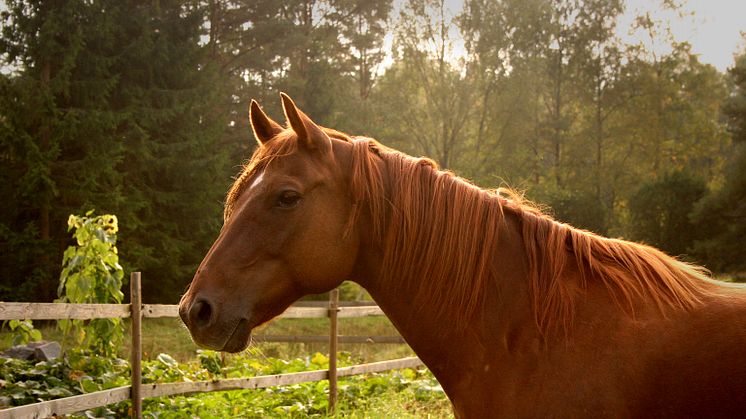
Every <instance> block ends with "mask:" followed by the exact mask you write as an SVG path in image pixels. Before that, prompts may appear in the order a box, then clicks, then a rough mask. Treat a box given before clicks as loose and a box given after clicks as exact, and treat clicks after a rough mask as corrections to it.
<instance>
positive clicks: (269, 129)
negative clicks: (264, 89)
mask: <svg viewBox="0 0 746 419" xmlns="http://www.w3.org/2000/svg"><path fill="white" fill-rule="evenodd" d="M249 120H250V121H251V130H252V131H254V137H255V138H256V141H257V142H258V143H259V145H260V146H261V145H264V144H265V143H266V142H267V141H269V140H271V139H272V138H274V137H275V136H276V135H277V134H279V133H280V132H282V129H283V128H282V125H280V124H278V123H277V122H275V121H273V120H272V119H271V118H270V117H268V116H267V114H265V113H264V111H262V108H260V107H259V104H258V103H256V101H255V100H254V99H251V106H249Z"/></svg>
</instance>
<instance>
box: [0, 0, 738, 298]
mask: <svg viewBox="0 0 746 419" xmlns="http://www.w3.org/2000/svg"><path fill="white" fill-rule="evenodd" d="M626 7H627V5H626V3H625V1H624V0H585V1H579V0H532V1H525V0H465V1H464V2H463V3H459V7H458V8H457V9H456V10H453V7H450V6H449V5H448V4H446V3H445V2H444V1H437V0H409V1H401V2H393V1H391V0H371V1H368V0H283V1H276V0H251V1H248V0H192V1H176V0H153V1H147V2H142V1H132V0H69V1H52V0H46V1H41V0H7V1H5V2H4V7H2V8H0V13H1V20H0V24H1V25H2V28H1V29H2V38H1V40H0V59H1V60H2V63H1V64H2V67H1V68H2V71H1V72H0V167H2V169H1V170H0V196H2V200H0V301H52V300H53V299H54V298H56V297H57V284H58V282H59V280H58V278H59V274H60V269H61V266H60V262H61V260H62V253H63V251H64V249H65V248H66V247H67V246H68V245H69V244H70V242H71V235H70V233H68V232H67V231H66V227H67V219H68V217H69V215H70V214H84V213H85V212H87V211H88V210H91V209H95V211H96V214H107V213H109V214H116V215H117V216H118V217H119V225H120V233H119V243H118V247H119V249H120V252H121V254H120V260H121V261H122V262H123V264H124V266H125V269H126V270H128V271H134V270H138V271H142V272H143V278H145V280H144V281H143V287H144V299H145V301H146V302H148V303H157V302H163V303H167V302H170V303H173V302H176V301H177V300H178V298H179V296H180V294H181V291H182V290H183V289H184V288H185V286H186V285H187V284H188V283H189V281H190V280H191V277H192V275H193V272H194V270H195V268H196V266H197V264H198V263H199V261H200V260H201V259H202V257H203V255H204V254H205V253H206V251H207V249H208V248H209V246H210V244H211V243H212V241H213V240H214V238H215V237H216V234H217V232H218V230H219V229H220V227H221V224H222V201H223V197H224V193H225V191H226V190H227V188H228V186H229V184H230V183H231V182H232V176H234V175H235V174H237V173H238V171H239V170H240V163H241V162H242V161H245V159H247V158H248V157H249V156H250V155H251V152H252V149H253V148H254V141H253V139H252V138H251V135H250V129H249V127H248V125H247V123H248V120H247V109H248V103H249V101H250V100H251V99H252V98H255V99H257V100H258V101H259V102H260V103H261V104H262V105H263V106H264V108H265V110H267V111H268V112H269V114H270V115H272V116H274V117H275V118H276V119H278V120H282V118H281V115H282V113H281V108H280V107H279V97H278V92H280V91H285V92H287V93H289V94H290V95H291V96H292V97H293V98H294V99H295V100H296V101H297V103H298V104H299V106H300V107H301V108H302V109H303V110H304V111H306V113H308V114H309V115H310V116H311V117H312V118H313V119H314V120H315V121H317V122H318V123H320V124H322V125H325V126H328V127H333V128H336V129H339V130H341V131H344V132H347V133H350V134H353V135H366V136H370V137H373V138H376V139H378V140H380V141H381V142H383V143H384V144H386V145H389V146H391V147H394V148H398V149H401V150H403V151H405V152H407V153H410V154H413V155H415V156H420V155H424V156H428V157H431V158H433V159H434V160H435V161H437V162H438V163H439V164H440V165H441V166H442V167H443V168H448V169H451V170H454V171H455V172H457V173H458V174H459V175H461V176H464V177H467V178H469V179H472V180H473V181H474V182H475V183H477V184H478V185H481V186H484V187H497V186H504V185H509V186H511V187H513V188H516V189H519V190H522V191H525V192H526V194H527V196H528V197H529V198H530V199H532V200H534V201H537V202H540V203H543V204H546V206H547V208H548V211H550V212H551V213H552V214H554V216H555V217H556V218H557V219H559V220H561V221H564V222H569V223H571V224H573V225H575V226H577V227H581V228H585V229H588V230H591V231H594V232H597V233H599V234H604V235H609V236H613V237H624V238H627V239H632V240H638V241H644V242H646V243H649V244H652V245H655V246H658V247H660V248H662V249H664V250H665V251H667V252H668V253H670V254H673V255H677V256H681V257H682V258H684V259H686V260H690V261H694V262H697V263H701V264H704V265H705V266H707V267H708V268H710V269H712V270H713V271H714V272H716V273H718V274H729V275H731V276H732V275H735V276H736V277H738V276H739V273H740V272H743V271H744V270H746V245H744V244H745V242H744V237H746V151H745V147H746V48H745V49H743V50H741V51H740V52H739V51H734V53H735V54H736V58H735V61H734V63H733V65H732V67H731V68H730V69H729V70H728V71H726V72H720V71H718V69H716V68H715V67H713V66H712V65H710V64H705V63H702V62H701V61H700V60H699V58H698V56H697V55H696V54H694V53H693V52H692V48H691V46H690V45H689V44H688V43H687V42H680V41H679V40H677V39H675V38H674V37H673V36H672V35H671V32H670V30H669V28H668V26H667V22H666V21H663V20H659V19H657V18H656V15H655V14H651V13H649V12H645V13H640V14H639V15H638V16H636V17H635V19H634V21H633V23H632V24H631V26H630V27H629V28H623V29H625V30H627V31H632V32H635V33H636V34H637V39H642V41H639V42H637V41H630V40H629V39H631V38H623V37H620V36H619V35H618V33H619V31H618V29H619V28H618V25H619V22H620V17H621V16H622V14H623V13H624V12H625V8H626ZM657 7H658V8H659V9H661V10H668V11H672V12H674V13H679V12H681V11H682V10H683V9H682V5H681V4H679V3H678V2H675V1H671V0H662V1H660V2H659V4H658V5H657ZM661 45H664V46H666V47H667V48H666V50H667V51H668V52H665V53H662V52H660V51H662V50H663V49H661V48H658V47H659V46H661Z"/></svg>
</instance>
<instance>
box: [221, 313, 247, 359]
mask: <svg viewBox="0 0 746 419" xmlns="http://www.w3.org/2000/svg"><path fill="white" fill-rule="evenodd" d="M252 329H253V328H252V327H251V326H250V325H249V321H248V320H247V319H241V320H240V321H239V322H238V324H237V325H236V328H235V329H234V330H233V333H231V335H230V336H228V340H226V341H225V344H224V345H223V347H222V348H221V349H220V350H221V351H223V352H230V353H237V352H241V351H243V350H244V349H246V348H248V347H249V343H250V342H251V330H252Z"/></svg>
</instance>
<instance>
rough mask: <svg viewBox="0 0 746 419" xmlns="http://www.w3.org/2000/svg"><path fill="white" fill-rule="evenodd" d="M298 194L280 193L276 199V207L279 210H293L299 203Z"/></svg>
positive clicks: (291, 192)
mask: <svg viewBox="0 0 746 419" xmlns="http://www.w3.org/2000/svg"><path fill="white" fill-rule="evenodd" d="M300 198H301V196H300V194H299V193H298V192H296V191H282V193H280V196H279V197H278V198H277V206H278V207H280V208H293V207H294V206H296V205H298V202H300Z"/></svg>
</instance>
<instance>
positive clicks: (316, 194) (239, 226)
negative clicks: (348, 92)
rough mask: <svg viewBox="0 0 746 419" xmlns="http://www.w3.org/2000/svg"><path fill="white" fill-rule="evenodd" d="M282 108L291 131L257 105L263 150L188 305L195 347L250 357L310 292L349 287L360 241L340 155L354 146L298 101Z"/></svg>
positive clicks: (242, 181) (230, 202) (230, 201)
mask: <svg viewBox="0 0 746 419" xmlns="http://www.w3.org/2000/svg"><path fill="white" fill-rule="evenodd" d="M282 102H283V108H284V110H285V116H286V118H287V120H288V123H289V126H290V128H288V129H283V128H282V127H281V126H280V125H279V124H277V123H276V122H274V121H272V120H271V119H270V118H269V117H267V115H265V114H264V112H262V110H261V109H260V108H259V106H258V105H257V104H256V102H253V101H252V104H251V109H250V119H251V126H252V129H253V131H254V135H255V137H256V139H257V141H258V142H259V148H258V149H257V151H256V152H255V154H254V156H253V157H252V160H251V161H250V162H249V164H248V165H247V166H246V168H245V170H244V172H243V173H242V175H241V176H240V177H239V179H238V180H237V181H236V182H235V184H234V185H233V187H232V188H231V191H230V192H229V194H228V198H227V200H226V212H225V219H224V224H223V228H222V230H221V231H220V235H219V236H218V238H217V240H216V241H215V243H214V244H213V245H212V248H211V249H210V251H209V252H208V253H207V256H205V258H204V260H203V261H202V263H201V264H200V266H199V269H198V270H197V273H196V274H195V276H194V279H193V280H192V283H191V285H190V287H189V290H188V291H187V293H186V294H185V295H184V296H183V297H182V299H181V303H180V304H179V314H180V316H181V318H182V320H183V321H184V323H185V324H186V325H187V327H188V328H189V330H190V332H191V334H192V337H193V339H194V341H195V342H196V343H197V344H199V345H202V346H205V347H209V348H213V349H218V350H224V351H228V352H237V351H240V350H243V349H244V348H245V347H246V346H247V345H248V342H249V338H250V336H251V330H252V329H253V328H254V327H256V326H258V325H259V324H262V323H264V322H266V321H268V320H270V319H272V318H273V317H275V316H277V315H279V314H280V313H282V312H283V311H284V310H285V309H286V308H287V307H288V306H289V305H290V304H292V303H293V302H294V301H296V300H297V299H298V298H300V297H301V296H303V295H307V294H313V293H321V292H326V291H329V290H330V289H333V288H334V287H336V286H337V285H339V284H340V283H341V282H342V281H343V280H345V279H346V278H347V277H348V276H349V275H350V273H351V271H352V269H353V265H354V263H355V260H356V257H357V249H358V241H359V240H358V238H357V236H356V233H355V232H354V231H348V230H349V229H348V221H349V219H350V216H351V214H352V211H353V205H352V202H351V200H350V197H349V185H348V181H347V179H349V176H348V175H345V173H344V172H345V170H343V168H342V167H341V165H340V158H339V154H340V153H342V154H344V153H345V150H346V149H349V148H351V147H349V144H345V142H344V141H339V140H333V139H332V138H330V137H329V135H327V133H326V132H325V131H324V129H322V128H321V127H319V126H318V125H316V124H315V123H314V122H313V121H311V120H310V119H309V118H308V117H307V116H306V115H305V114H303V113H302V112H301V111H300V110H298V109H297V108H296V106H295V104H294V103H293V101H292V100H291V99H290V98H289V97H287V96H285V95H283V96H282ZM337 149H341V150H337ZM342 160H344V159H342Z"/></svg>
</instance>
